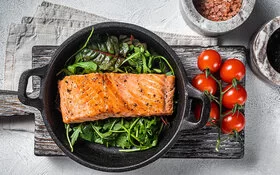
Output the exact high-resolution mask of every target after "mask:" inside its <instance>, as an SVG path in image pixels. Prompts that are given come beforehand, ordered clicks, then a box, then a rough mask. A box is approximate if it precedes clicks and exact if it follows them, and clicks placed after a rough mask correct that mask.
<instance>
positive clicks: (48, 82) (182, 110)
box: [18, 22, 210, 172]
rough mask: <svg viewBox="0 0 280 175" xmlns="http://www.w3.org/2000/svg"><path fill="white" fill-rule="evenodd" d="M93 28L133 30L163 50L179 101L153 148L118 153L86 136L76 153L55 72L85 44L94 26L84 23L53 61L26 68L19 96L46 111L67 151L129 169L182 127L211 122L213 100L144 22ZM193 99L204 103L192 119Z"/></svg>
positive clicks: (103, 166) (86, 161)
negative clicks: (34, 89) (31, 89)
mask: <svg viewBox="0 0 280 175" xmlns="http://www.w3.org/2000/svg"><path fill="white" fill-rule="evenodd" d="M93 27H94V34H104V33H108V34H109V35H120V34H125V35H131V34H132V35H134V37H135V38H137V39H139V40H140V41H142V42H146V43H147V45H148V47H151V48H153V50H155V51H156V52H157V53H158V54H160V55H163V56H164V57H165V58H166V59H167V60H168V61H169V63H170V64H171V66H172V67H173V68H174V71H175V76H176V96H177V101H178V105H177V108H176V110H175V111H174V114H173V116H170V117H171V118H172V119H171V120H170V127H169V128H167V129H166V130H164V131H163V132H162V134H161V136H160V139H159V143H158V145H157V146H156V147H154V148H152V149H149V150H145V151H141V152H132V153H125V152H119V151H118V149H117V148H107V147H105V146H103V145H99V144H94V143H88V142H86V141H84V142H78V143H76V144H75V146H74V152H73V153H72V152H70V149H69V145H68V142H67V139H66V136H65V129H64V123H63V122H62V117H61V113H60V112H59V111H58V110H57V106H56V104H55V101H56V97H57V93H58V89H57V81H58V78H57V76H56V74H57V73H58V72H59V71H60V70H61V69H62V68H63V67H64V64H65V62H66V61H67V59H68V58H69V57H70V56H71V55H73V54H74V53H75V52H76V51H77V50H78V49H79V48H80V47H81V46H82V45H83V44H84V43H85V41H86V39H87V37H88V36H89V34H90V31H91V29H92V26H89V27H87V28H84V29H82V30H80V31H78V32H77V33H75V34H74V35H72V36H71V37H70V38H69V39H67V40H66V41H65V42H64V43H63V44H62V45H61V46H60V47H59V48H58V49H57V50H56V52H55V53H54V55H53V57H52V59H51V61H50V63H49V64H48V65H46V66H44V67H41V68H35V69H30V70H27V71H25V72H24V73H23V74H22V75H21V77H20V81H19V89H18V93H19V94H18V97H19V100H20V101H21V102H22V103H23V104H26V105H29V106H33V107H36V108H38V109H39V110H40V111H41V113H42V116H43V120H44V122H45V125H46V127H47V129H48V131H49V133H50V135H51V137H52V138H53V140H54V141H55V142H56V144H57V145H58V146H59V147H60V148H61V150H62V151H63V152H64V153H65V154H66V155H67V156H69V157H70V158H71V159H73V160H75V161H77V162H79V163H81V164H83V165H85V166H87V167H90V168H94V169H97V170H101V171H111V172H113V171H114V172H121V171H128V170H132V169H136V168H139V167H142V166H144V165H147V164H148V163H151V162H153V161H155V160H156V159H158V158H159V157H161V156H162V155H163V154H164V153H166V152H167V151H168V149H169V148H170V147H171V146H172V145H173V143H175V142H176V139H177V137H178V133H179V131H180V130H185V129H186V130H193V129H197V128H200V127H203V126H204V125H205V124H206V122H207V120H208V115H209V111H210V101H209V99H208V98H207V96H205V95H204V94H203V93H201V92H200V91H198V90H196V89H194V88H193V87H192V86H191V85H190V84H189V82H188V80H187V76H186V72H185V70H184V68H183V66H182V64H181V62H180V60H179V58H178V56H177V55H176V54H175V52H174V51H173V50H172V49H171V47H170V46H168V45H167V44H166V43H165V42H164V41H163V40H162V39H161V38H159V37H158V36H157V35H155V34H154V33H152V32H150V31H148V30H146V29H144V28H142V27H139V26H136V25H132V24H126V23H118V22H108V23H100V24H96V25H93ZM32 75H36V76H39V77H40V78H41V88H40V95H39V97H38V98H35V99H31V98H29V97H28V96H27V94H26V87H27V82H28V78H29V77H30V76H32ZM190 98H196V99H199V100H201V101H202V102H203V107H202V112H201V119H200V120H199V121H195V122H192V119H190V118H189V109H190V103H191V100H190Z"/></svg>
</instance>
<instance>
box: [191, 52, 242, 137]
mask: <svg viewBox="0 0 280 175" xmlns="http://www.w3.org/2000/svg"><path fill="white" fill-rule="evenodd" d="M197 66H198V68H199V69H200V70H201V71H202V73H200V74H198V75H196V76H195V77H194V78H193V79H192V85H193V86H194V87H195V88H197V89H198V90H200V91H202V92H205V93H206V94H207V95H208V96H209V98H210V99H211V110H210V116H209V122H208V123H207V126H211V125H216V126H219V127H220V129H221V131H222V132H223V133H224V134H231V133H233V132H240V131H241V130H243V128H244V126H245V118H244V115H243V114H242V112H241V111H240V109H241V108H242V106H243V105H244V104H245V102H246V100H247V92H246V90H245V88H244V87H243V86H242V85H241V84H240V83H239V82H240V81H241V80H242V79H243V77H244V76H245V66H244V64H243V63H242V62H241V61H240V60H238V59H236V58H230V59H227V60H225V61H224V62H222V59H221V56H220V54H219V53H218V52H217V51H216V50H212V49H209V50H204V51H203V52H202V53H201V54H200V55H199V56H198V60H197ZM218 88H219V90H218ZM200 111H201V105H200V104H198V105H196V106H195V109H194V114H195V117H196V119H199V118H200Z"/></svg>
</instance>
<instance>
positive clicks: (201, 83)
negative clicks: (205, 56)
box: [192, 73, 217, 95]
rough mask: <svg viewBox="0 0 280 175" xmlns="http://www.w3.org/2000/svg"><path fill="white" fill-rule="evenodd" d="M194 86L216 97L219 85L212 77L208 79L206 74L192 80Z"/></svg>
mask: <svg viewBox="0 0 280 175" xmlns="http://www.w3.org/2000/svg"><path fill="white" fill-rule="evenodd" d="M192 85H193V86H194V87H195V88H197V89H198V90H200V91H202V92H204V91H208V92H209V93H211V94H212V95H214V94H215V93H216V91H217V83H216V81H215V80H214V79H213V78H212V77H206V75H205V74H204V73H201V74H198V75H196V76H195V77H194V78H193V79H192Z"/></svg>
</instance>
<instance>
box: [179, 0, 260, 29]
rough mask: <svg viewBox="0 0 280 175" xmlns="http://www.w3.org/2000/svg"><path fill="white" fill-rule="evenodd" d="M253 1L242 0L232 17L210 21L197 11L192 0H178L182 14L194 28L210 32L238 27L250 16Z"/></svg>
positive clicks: (253, 4)
mask: <svg viewBox="0 0 280 175" xmlns="http://www.w3.org/2000/svg"><path fill="white" fill-rule="evenodd" d="M255 3H256V0H242V6H241V8H240V10H239V12H238V13H237V14H236V15H235V16H234V17H232V18H230V19H228V20H225V21H212V20H209V19H207V18H205V17H204V16H202V15H201V14H200V13H199V12H198V11H197V9H196V8H195V6H194V3H193V0H180V5H181V8H182V10H181V13H182V15H183V16H185V17H186V18H188V19H189V21H190V22H191V23H193V25H195V26H196V28H199V29H200V30H202V31H205V32H210V33H225V32H228V31H231V30H233V29H235V28H237V27H239V26H240V25H241V24H243V23H244V22H245V21H246V19H247V18H248V17H249V16H250V14H251V13H252V11H253V9H254V6H255ZM244 12H245V13H244ZM186 14H188V15H186ZM209 26H210V27H209Z"/></svg>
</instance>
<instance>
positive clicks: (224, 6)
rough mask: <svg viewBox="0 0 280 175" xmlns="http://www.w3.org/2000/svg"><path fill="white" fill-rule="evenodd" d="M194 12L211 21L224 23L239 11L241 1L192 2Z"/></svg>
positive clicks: (207, 0)
mask: <svg viewBox="0 0 280 175" xmlns="http://www.w3.org/2000/svg"><path fill="white" fill-rule="evenodd" d="M193 3H194V6H195V8H196V10H197V11H198V12H199V13H200V14H201V15H202V16H203V17H205V18H207V19H209V20H212V21H226V20H228V19H230V18H232V17H234V16H235V15H236V14H237V13H238V12H239V10H240V8H241V5H242V0H193Z"/></svg>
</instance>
